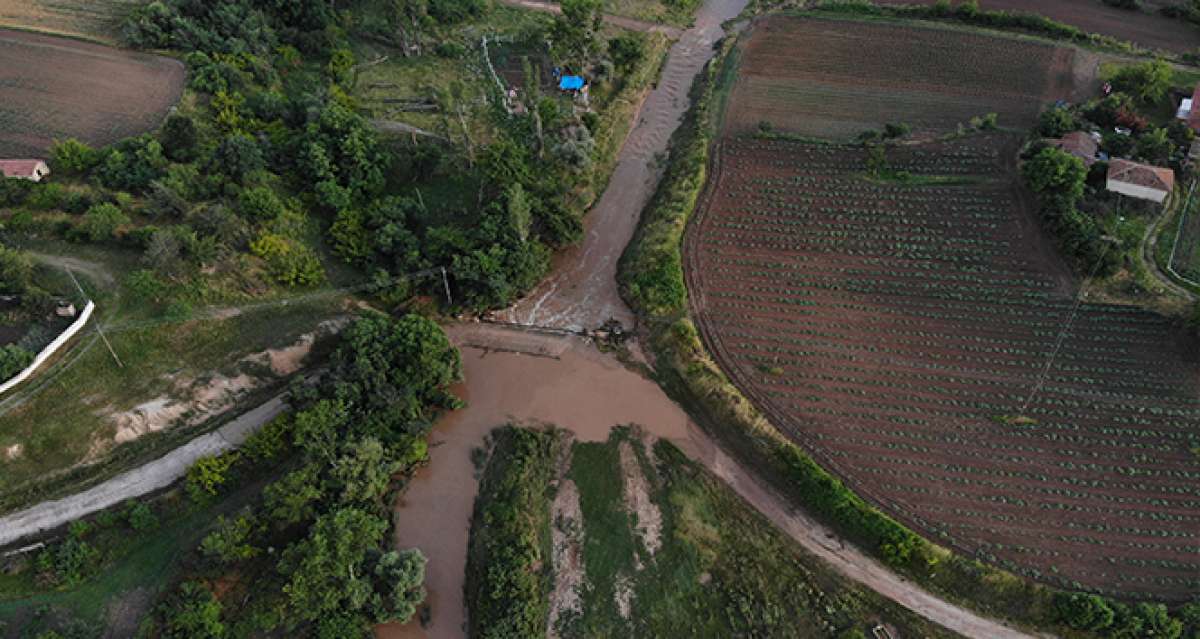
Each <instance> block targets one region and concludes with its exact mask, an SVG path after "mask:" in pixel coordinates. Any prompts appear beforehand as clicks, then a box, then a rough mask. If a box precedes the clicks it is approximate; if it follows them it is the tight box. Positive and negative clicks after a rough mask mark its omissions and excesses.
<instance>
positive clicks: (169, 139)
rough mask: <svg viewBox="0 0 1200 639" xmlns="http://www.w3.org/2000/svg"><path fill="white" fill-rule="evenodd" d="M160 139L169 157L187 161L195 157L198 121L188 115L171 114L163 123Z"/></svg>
mask: <svg viewBox="0 0 1200 639" xmlns="http://www.w3.org/2000/svg"><path fill="white" fill-rule="evenodd" d="M160 139H161V140H162V145H163V150H164V151H165V153H166V154H167V157H169V158H171V159H172V160H175V161H176V162H187V161H189V160H191V159H192V158H193V157H194V151H195V148H196V123H195V122H193V121H192V119H191V118H189V117H187V116H186V115H179V114H171V115H170V116H167V121H166V122H164V123H163V127H162V135H161V138H160Z"/></svg>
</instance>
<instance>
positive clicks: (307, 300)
mask: <svg viewBox="0 0 1200 639" xmlns="http://www.w3.org/2000/svg"><path fill="white" fill-rule="evenodd" d="M32 248H34V249H36V250H37V251H38V252H41V253H46V254H70V255H73V256H75V257H76V258H78V259H80V260H83V261H84V262H86V265H90V267H91V268H93V269H94V271H93V272H92V273H91V274H90V275H89V274H87V273H84V272H81V271H78V272H77V276H78V277H79V279H80V281H81V283H82V285H83V286H84V288H85V290H87V291H88V293H89V296H90V297H91V298H92V299H94V300H95V301H96V304H97V309H98V310H97V312H96V315H95V318H96V319H95V320H93V322H91V323H90V324H89V328H88V329H86V330H84V331H83V332H81V333H80V336H79V337H77V338H76V340H75V341H74V343H73V345H72V346H71V347H70V348H69V349H68V350H66V351H65V353H64V355H62V356H61V357H59V358H57V361H55V362H54V363H53V364H52V365H51V367H50V368H48V369H45V370H43V371H42V372H41V373H40V374H39V375H37V376H36V377H34V378H33V379H32V380H30V381H29V382H27V383H26V384H25V385H23V386H21V387H18V389H16V390H14V391H13V392H12V393H11V394H9V395H7V396H5V397H3V398H0V449H5V450H13V451H16V452H13V453H11V454H6V455H4V456H2V457H0V510H4V511H9V510H15V509H17V508H19V507H21V506H22V505H26V504H28V503H30V502H32V501H36V500H38V499H43V498H46V497H48V496H53V495H58V494H61V493H63V492H66V491H69V490H70V489H71V488H73V487H76V486H78V485H79V484H80V483H83V482H87V481H95V480H98V479H101V478H104V477H107V476H111V475H112V474H115V473H116V472H119V471H120V470H123V469H124V468H126V467H128V466H129V465H132V464H134V463H137V462H138V461H142V460H145V459H149V458H153V457H156V456H158V455H160V454H162V453H163V452H165V451H166V450H168V449H170V448H171V447H173V446H175V445H178V444H179V443H181V442H182V441H185V440H186V439H189V438H191V437H193V436H195V435H196V434H198V433H199V432H201V431H203V430H205V429H206V428H207V427H210V426H215V425H217V424H216V423H215V422H214V421H212V420H206V419H204V417H205V415H204V414H203V413H208V412H211V413H214V414H215V413H220V412H222V411H221V409H226V410H228V411H231V414H236V413H237V410H236V408H237V407H238V406H239V405H244V404H252V403H254V402H255V401H257V400H258V399H260V398H261V397H262V396H263V395H264V394H266V393H267V392H269V391H270V390H271V389H272V388H276V387H278V386H279V384H281V383H282V381H283V380H282V377H281V376H280V375H278V374H277V371H273V370H272V369H271V367H270V365H269V362H268V361H267V360H266V359H265V358H264V357H262V356H257V355H256V354H258V353H262V352H264V351H267V350H268V349H281V348H286V347H288V346H291V345H294V344H296V343H297V342H298V340H299V339H300V337H301V336H302V335H304V334H306V333H311V332H313V331H315V330H317V328H318V326H319V324H320V323H321V322H323V321H324V320H327V319H330V318H331V317H334V316H336V315H340V314H341V313H342V312H343V309H342V308H341V305H340V302H341V299H342V297H343V296H342V295H341V294H338V293H331V294H329V295H326V296H321V295H315V296H311V297H299V298H296V299H295V300H293V301H291V302H290V303H289V302H287V299H286V298H284V297H280V296H279V295H278V294H275V293H269V294H267V295H266V296H264V297H261V298H257V299H255V300H254V302H253V303H250V302H249V300H248V299H240V298H238V297H236V296H233V295H230V294H227V293H224V292H205V291H204V290H195V289H192V290H187V291H186V292H183V291H181V292H180V293H179V295H180V296H181V297H183V298H184V299H175V300H174V301H173V302H168V301H166V300H163V301H154V300H147V299H144V298H141V297H139V296H138V295H137V294H136V293H135V292H133V291H132V290H131V289H130V287H129V283H128V279H127V278H128V276H129V273H131V272H132V271H134V270H136V269H137V268H138V266H139V264H138V262H137V259H136V257H135V256H134V255H132V254H127V253H126V252H125V251H121V250H113V249H103V248H98V247H89V246H78V245H73V246H71V247H70V248H69V249H68V248H67V246H65V245H60V244H49V243H41V244H36V245H33V246H32ZM188 295H190V296H191V299H190V300H189V299H188V298H187V296H188ZM206 298H209V299H211V301H210V302H208V303H205V301H204V300H205V299H206ZM97 325H99V326H102V327H105V328H106V329H107V330H106V331H105V335H106V336H107V337H108V339H109V342H110V343H111V345H112V349H113V351H115V353H116V355H117V357H118V358H119V359H120V362H121V364H120V365H118V364H117V362H116V360H115V359H114V357H113V355H112V354H110V352H109V350H108V349H107V347H106V346H105V344H104V342H103V341H102V340H101V339H100V338H99V335H98V333H96V332H95V330H94V328H95V327H96V326H97ZM239 389H240V390H239ZM156 400H157V401H158V402H159V405H155V404H154V403H153V402H155V401H156ZM164 400H166V403H169V402H171V401H176V402H184V403H188V402H190V403H192V404H193V406H192V408H190V409H188V410H187V411H184V412H182V414H178V415H175V416H174V417H175V418H174V419H170V420H167V423H166V425H167V426H168V427H167V428H163V429H161V430H158V431H157V432H155V429H154V428H145V427H144V426H143V425H142V423H141V422H139V421H138V419H137V418H136V416H135V415H132V413H133V411H135V410H136V409H137V408H139V407H141V408H142V409H143V412H144V413H153V412H154V409H155V408H157V407H159V406H160V405H161V404H162V403H164ZM147 403H150V405H149V406H147ZM131 418H132V419H131ZM164 419H165V418H164ZM151 421H153V420H151ZM179 422H188V423H189V424H190V426H189V427H188V428H171V426H173V425H176V424H178V423H179ZM122 428H126V429H128V428H133V430H127V431H126V432H125V433H124V434H121V435H119V434H118V433H119V432H120V431H121V430H122ZM136 435H140V436H136ZM118 444H120V445H118ZM14 446H15V447H17V448H15V449H12V448H10V447H14ZM85 464H86V465H85Z"/></svg>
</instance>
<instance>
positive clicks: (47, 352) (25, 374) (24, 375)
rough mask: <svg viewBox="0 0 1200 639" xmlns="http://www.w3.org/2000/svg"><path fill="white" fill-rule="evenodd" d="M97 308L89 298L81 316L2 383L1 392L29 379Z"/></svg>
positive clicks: (77, 330) (80, 327) (78, 329)
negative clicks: (27, 363)
mask: <svg viewBox="0 0 1200 639" xmlns="http://www.w3.org/2000/svg"><path fill="white" fill-rule="evenodd" d="M95 309H96V304H95V302H92V301H91V300H88V303H87V306H85V307H83V312H82V313H80V314H79V317H77V318H76V319H75V321H74V322H72V323H71V325H70V326H68V327H67V328H66V330H64V331H63V332H62V333H59V335H58V337H56V338H54V341H53V342H50V344H49V345H48V346H46V348H43V349H42V350H41V352H40V353H38V354H37V356H36V357H34V358H33V363H31V364H30V365H29V366H26V367H25V369H24V370H22V371H21V372H19V373H17V374H16V375H15V376H13V378H12V379H10V380H8V381H6V382H4V383H3V384H0V393H5V392H7V391H8V390H10V389H11V388H12V387H14V386H16V385H17V384H20V383H21V382H23V381H25V380H26V379H29V376H30V375H33V372H34V371H35V370H37V368H38V367H39V366H41V365H42V364H45V363H46V360H48V359H50V356H52V355H54V353H55V352H57V351H58V349H60V348H62V346H63V344H66V343H67V340H69V339H71V338H72V337H75V334H76V333H78V332H79V331H80V330H82V329H83V325H84V324H87V321H88V318H89V317H91V316H92V311H94V310H95Z"/></svg>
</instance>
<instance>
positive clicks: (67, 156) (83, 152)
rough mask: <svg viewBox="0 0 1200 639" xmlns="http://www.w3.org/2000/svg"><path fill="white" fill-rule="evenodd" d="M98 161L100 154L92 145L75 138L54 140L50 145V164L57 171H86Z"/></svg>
mask: <svg viewBox="0 0 1200 639" xmlns="http://www.w3.org/2000/svg"><path fill="white" fill-rule="evenodd" d="M99 161H100V156H99V154H98V153H96V151H95V150H94V149H93V148H92V147H90V146H88V145H86V144H84V143H83V142H80V141H79V140H76V139H75V138H67V139H66V140H64V141H62V142H57V141H56V142H55V143H54V144H53V145H52V146H51V147H50V166H52V167H53V168H54V170H55V171H57V172H59V173H65V174H68V175H70V174H72V173H75V174H81V173H86V172H88V171H90V170H91V169H92V167H94V166H96V163H97V162H99Z"/></svg>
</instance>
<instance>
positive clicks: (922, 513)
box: [685, 25, 1200, 600]
mask: <svg viewBox="0 0 1200 639" xmlns="http://www.w3.org/2000/svg"><path fill="white" fill-rule="evenodd" d="M857 26H858V25H855V28H857ZM918 33H919V30H918ZM752 35H753V34H752ZM754 37H756V36H754ZM797 48H801V47H800V46H799V45H798V46H797ZM748 51H749V54H748V55H747V57H746V59H745V60H744V61H743V65H744V67H743V68H745V67H750V68H756V67H757V68H764V67H762V66H761V61H760V60H755V59H754V48H753V40H751V46H750V47H749V48H748ZM808 55H811V56H813V57H820V56H821V55H822V52H821V51H819V50H818V51H813V52H811V53H809V54H805V56H808ZM865 55H866V56H868V57H869V56H870V55H871V54H870V53H869V52H868V53H865ZM805 56H801V55H797V56H796V58H797V59H799V60H803V59H804V57H805ZM788 64H789V63H788V62H786V61H784V60H781V61H779V62H778V67H777V68H778V69H779V71H780V74H781V75H782V76H783V77H784V78H785V81H790V79H791V78H792V77H793V76H792V75H791V70H790V69H788ZM800 64H803V62H802V61H801V62H800ZM1008 72H1009V71H1008V70H1002V71H999V72H998V73H999V75H1000V76H1003V75H1005V74H1007V73H1008ZM974 73H977V74H979V77H980V78H981V80H980V82H981V83H984V82H985V80H986V77H987V74H986V72H985V71H983V70H977V71H975V72H974ZM900 76H901V77H903V72H900ZM934 77H936V76H934ZM853 80H854V78H849V77H848V78H844V79H838V78H836V77H831V78H830V79H829V80H828V81H829V82H830V83H835V82H840V81H844V82H851V81H853ZM998 82H1000V81H998ZM745 95H746V94H744V93H742V94H738V93H736V92H735V93H734V96H733V97H734V99H733V102H732V103H731V104H730V106H729V111H730V113H731V115H732V116H733V117H737V116H739V115H740V112H741V111H742V110H743V109H746V108H749V109H754V108H757V107H756V105H755V104H754V103H753V102H751V103H750V104H749V105H747V104H746V103H745V102H742V101H741V100H743V99H744V97H745ZM805 108H807V107H804V108H797V110H796V113H795V117H796V118H797V120H802V119H803V118H804V116H805V114H806V111H805ZM950 108H951V109H952V108H954V103H953V102H951V105H950ZM929 113H931V114H933V113H936V103H931V106H930V110H929ZM858 117H859V115H858V114H857V113H855V112H853V111H847V112H846V113H845V118H846V119H847V120H849V121H852V122H854V121H857V118H858ZM1015 150H1016V140H1015V139H1014V138H1013V137H1010V136H1008V135H1006V134H987V135H984V134H974V135H970V136H967V137H963V138H959V139H957V140H953V141H944V142H931V143H924V144H907V145H902V146H899V147H890V148H889V150H888V153H887V158H888V162H889V163H890V166H891V169H893V170H895V171H907V172H909V173H910V174H911V175H912V176H914V177H913V178H912V179H910V180H908V181H906V182H900V181H896V180H881V179H875V178H868V177H867V176H866V174H865V168H866V161H867V153H866V151H865V150H864V149H863V148H862V147H861V146H850V145H839V144H819V143H805V142H795V141H781V140H760V139H753V138H748V137H736V136H729V137H726V138H725V139H724V141H723V142H721V143H720V144H719V145H718V151H717V154H716V157H715V158H714V162H715V164H716V166H715V167H714V171H713V172H712V174H711V175H713V178H712V181H711V182H710V184H709V185H708V190H707V192H706V196H705V199H704V201H703V202H702V204H701V206H700V209H699V210H698V211H697V214H696V218H695V219H694V220H693V222H692V224H691V226H690V227H689V230H688V234H687V238H686V242H685V259H686V265H685V270H686V273H687V277H688V288H689V292H690V296H691V299H692V306H693V312H694V315H695V317H696V319H697V321H698V324H699V327H700V329H701V333H702V334H703V336H704V339H705V341H706V343H707V344H708V346H709V348H710V349H711V351H712V352H713V353H714V355H715V356H716V357H717V359H718V360H719V361H720V363H721V365H722V367H723V369H724V370H725V371H726V372H727V373H728V374H729V375H730V376H731V377H732V378H733V380H734V381H735V383H737V385H738V386H739V387H740V388H741V389H742V390H743V391H744V392H746V394H747V395H748V396H749V397H750V398H751V399H752V401H753V402H754V403H755V404H756V405H757V406H758V407H759V408H760V409H762V410H763V411H764V412H765V413H766V414H767V415H768V417H769V418H770V420H771V421H772V423H774V424H775V425H776V426H777V427H779V428H780V429H781V430H782V431H784V432H785V433H787V434H788V435H790V436H791V437H792V438H793V439H794V440H795V441H797V442H798V443H800V444H801V445H802V446H804V447H805V448H806V449H807V450H809V451H810V452H811V453H812V454H813V455H814V456H815V457H816V458H817V459H818V460H819V461H820V462H821V463H822V464H824V465H825V466H826V467H828V468H829V469H831V470H832V471H833V472H835V473H836V474H838V475H839V476H840V477H842V478H843V479H844V480H845V481H846V482H847V483H848V484H849V485H850V486H851V487H852V488H853V489H855V490H856V491H858V492H859V493H860V494H862V495H864V496H865V497H867V498H868V499H870V500H872V501H874V502H875V503H877V504H878V505H880V506H881V507H882V508H883V509H884V510H886V511H887V512H889V513H891V514H893V515H895V516H896V517H898V518H899V519H901V520H903V521H904V522H906V523H908V524H909V525H911V526H913V527H914V528H916V529H918V530H920V531H922V532H923V533H924V534H926V535H928V536H929V537H930V538H932V539H935V540H938V541H940V542H941V543H943V544H947V545H950V546H953V547H955V548H958V549H959V550H961V551H964V552H966V553H968V554H970V555H974V556H976V557H979V558H981V559H983V560H986V561H989V562H992V563H994V564H997V565H1001V566H1003V567H1007V568H1009V569H1012V570H1014V571H1015V572H1018V573H1021V574H1024V575H1027V576H1030V577H1034V578H1037V579H1041V580H1044V581H1048V582H1051V583H1055V584H1058V585H1064V586H1071V587H1075V586H1077V584H1082V585H1084V586H1086V587H1089V588H1093V589H1096V590H1099V591H1103V592H1107V593H1111V594H1121V595H1134V596H1145V597H1157V598H1162V599H1167V600H1180V599H1185V598H1190V597H1192V596H1194V595H1196V594H1198V593H1200V361H1198V360H1200V344H1197V343H1196V340H1195V339H1194V338H1190V337H1188V336H1187V334H1185V333H1183V332H1181V331H1180V329H1179V328H1178V327H1177V326H1176V325H1175V324H1173V323H1172V322H1171V321H1170V320H1168V319H1167V318H1164V317H1162V316H1159V315H1156V314H1153V313H1151V312H1148V311H1143V310H1140V309H1137V308H1131V307H1124V306H1111V305H1102V304H1093V303H1089V302H1088V301H1087V300H1086V299H1083V300H1082V301H1081V302H1080V303H1079V304H1078V305H1077V304H1076V285H1075V283H1074V282H1073V281H1072V278H1071V277H1070V276H1069V274H1068V273H1067V271H1066V270H1065V269H1064V267H1063V266H1062V264H1061V261H1060V260H1059V259H1058V258H1057V256H1056V255H1055V254H1054V252H1053V251H1052V250H1051V249H1050V248H1049V247H1050V244H1049V241H1048V240H1047V238H1045V237H1044V236H1043V235H1042V233H1041V231H1040V228H1039V226H1038V224H1037V223H1036V221H1035V220H1034V218H1033V216H1032V215H1031V214H1030V213H1029V212H1028V211H1027V210H1026V209H1025V208H1024V206H1025V205H1024V202H1023V198H1022V193H1021V191H1020V189H1019V186H1018V184H1017V179H1016V174H1015V167H1014V166H1013V158H1015Z"/></svg>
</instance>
